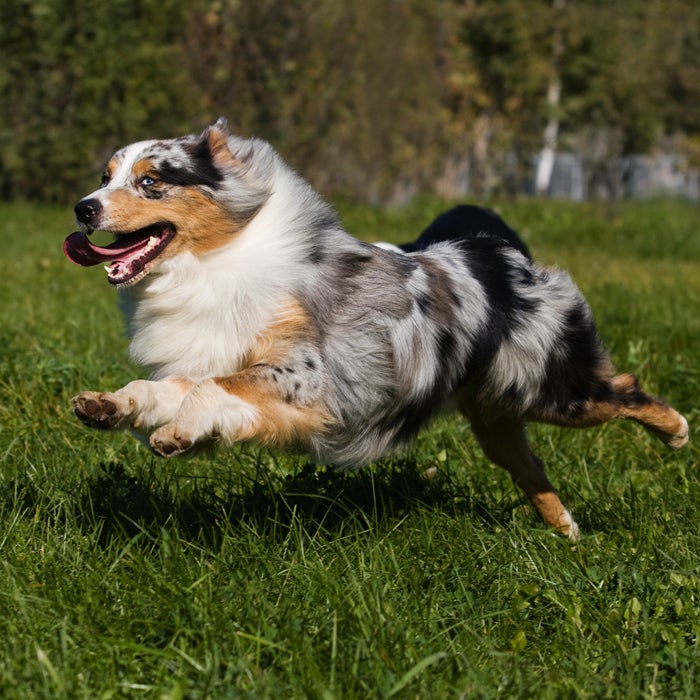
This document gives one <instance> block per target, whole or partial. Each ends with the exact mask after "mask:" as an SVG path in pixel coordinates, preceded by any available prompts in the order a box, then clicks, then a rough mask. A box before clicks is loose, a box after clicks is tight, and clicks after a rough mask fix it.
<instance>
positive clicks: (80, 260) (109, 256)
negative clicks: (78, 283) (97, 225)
mask: <svg viewBox="0 0 700 700" xmlns="http://www.w3.org/2000/svg"><path fill="white" fill-rule="evenodd" d="M125 238H126V237H125ZM127 241H128V238H127V239H126V240H124V241H123V242H120V241H115V242H114V243H111V244H110V245H108V246H106V247H105V248H102V247H100V246H96V245H93V244H92V243H90V241H89V240H88V237H87V234H85V233H83V232H82V231H76V232H75V233H71V235H70V236H68V238H66V240H65V241H63V252H64V253H65V255H66V257H67V258H68V259H69V260H72V261H73V262H74V263H76V264H77V265H82V266H83V267H90V266H91V265H98V264H99V263H101V262H108V261H111V260H119V259H120V257H121V256H123V255H125V254H126V253H129V252H131V251H132V250H135V249H136V248H138V247H139V246H140V245H142V244H143V239H142V238H140V237H139V239H138V241H135V240H134V239H132V240H131V245H128V244H127Z"/></svg>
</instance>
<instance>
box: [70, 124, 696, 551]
mask: <svg viewBox="0 0 700 700" xmlns="http://www.w3.org/2000/svg"><path fill="white" fill-rule="evenodd" d="M480 211H481V212H482V213H483V212H484V211H485V210H480ZM75 213H76V217H77V221H78V225H79V229H80V230H79V231H77V232H76V233H73V234H71V235H70V236H69V237H68V238H67V239H66V241H65V244H64V250H65V253H66V255H67V256H68V258H70V259H71V260H72V261H73V262H75V263H77V264H79V265H85V266H88V265H96V264H98V263H105V269H106V271H107V280H108V281H109V283H110V284H112V285H113V286H114V287H116V288H118V289H119V293H120V296H121V298H122V306H123V310H124V312H125V315H126V319H127V328H128V333H129V336H130V338H131V346H130V351H131V355H132V357H133V359H134V360H135V361H136V362H138V363H140V364H141V365H143V366H145V367H146V368H148V370H149V371H150V379H149V380H140V379H138V380H135V381H132V382H130V383H129V384H127V385H126V386H125V387H123V388H121V389H119V390H117V391H115V392H113V393H105V392H100V391H84V392H82V393H80V394H79V395H78V396H76V397H75V398H74V399H73V409H74V411H75V414H76V415H77V417H78V418H79V419H80V420H81V421H82V422H83V423H85V424H86V425H87V426H89V427H92V428H101V429H121V428H127V429H132V430H134V431H135V432H136V433H140V434H141V435H142V436H149V435H150V437H148V438H147V439H148V440H149V444H150V447H151V449H152V450H153V452H155V453H156V454H157V455H160V456H162V457H174V456H176V455H183V454H185V453H189V452H191V451H193V450H195V449H196V448H198V447H201V446H206V445H211V444H213V443H224V444H229V445H230V444H232V443H236V442H239V441H247V440H253V441H257V442H258V443H261V444H270V445H276V446H285V447H290V448H295V449H301V450H303V451H305V452H307V453H309V455H310V456H311V457H312V458H313V459H314V460H317V461H320V462H324V463H330V464H334V465H337V466H339V467H358V466H360V465H363V464H366V463H367V462H370V461H372V460H375V459H377V458H379V457H381V456H382V455H384V454H385V453H386V452H387V451H390V450H394V449H397V448H400V447H402V446H404V445H405V444H406V443H407V442H408V441H410V439H411V438H412V437H413V436H414V435H415V434H416V433H417V431H418V430H419V429H420V428H422V427H423V426H425V425H426V424H427V423H428V422H429V421H430V419H431V418H433V417H434V416H435V415H436V414H438V413H440V412H442V411H446V410H458V411H461V412H462V414H464V416H466V418H467V419H468V420H469V421H470V422H471V425H472V427H473V430H474V434H475V435H476V437H477V439H478V441H479V443H480V444H481V446H482V447H483V449H484V451H485V453H486V454H487V455H488V457H489V458H490V459H491V460H493V461H494V462H495V463H496V464H498V465H500V466H501V467H503V468H505V469H506V470H507V471H508V472H509V473H510V474H511V476H512V478H513V479H514V481H515V483H517V484H518V486H519V487H520V488H522V490H523V491H524V492H525V494H526V496H527V497H528V499H529V500H530V501H531V502H532V504H533V505H534V507H535V508H536V509H537V511H538V512H539V514H540V516H541V517H542V519H543V520H544V522H545V523H546V524H547V525H548V526H549V527H551V528H553V529H554V530H556V531H558V532H561V533H563V534H565V535H567V536H568V537H570V538H571V539H572V540H575V539H576V538H577V537H578V527H577V525H576V523H575V522H574V520H573V518H572V517H571V515H570V513H569V511H568V510H567V509H566V508H565V507H564V506H563V505H562V503H561V501H560V499H559V497H558V496H557V494H556V492H555V490H554V488H553V486H552V484H551V483H550V482H549V480H548V479H547V476H546V475H545V471H544V468H543V465H542V462H541V461H540V460H539V459H538V458H537V457H536V456H535V455H534V454H533V453H532V451H531V450H530V448H529V446H528V443H527V441H526V437H525V430H524V426H525V424H526V423H527V422H528V421H539V422H544V423H552V424H556V425H560V426H569V427H587V426H594V425H598V424H600V423H603V422H605V421H609V420H611V419H613V418H626V419H631V420H633V421H636V422H638V423H641V424H642V425H643V426H644V427H645V428H647V429H648V430H650V431H651V432H652V433H653V434H655V435H656V436H657V437H659V438H661V440H662V441H663V442H664V443H666V444H667V445H668V446H669V447H671V448H674V449H675V448H680V447H682V446H683V445H685V443H686V442H687V441H688V424H687V422H686V420H685V419H684V418H683V416H681V415H680V414H679V413H677V412H676V411H675V410H673V409H672V408H670V407H669V406H668V405H667V404H666V403H665V402H663V401H662V400H660V399H658V398H656V397H654V396H651V395H649V394H647V393H645V392H644V391H642V389H641V388H640V386H639V384H638V382H637V380H636V378H635V377H634V376H633V375H630V374H615V372H614V369H613V366H612V364H611V361H610V359H609V358H608V355H607V354H606V352H605V350H604V348H603V346H602V343H601V341H600V339H599V337H598V335H597V332H596V329H595V326H594V322H593V319H592V317H591V312H590V310H589V307H588V305H587V303H586V301H585V300H584V299H583V297H582V295H581V293H580V292H579V291H578V289H577V288H576V286H575V285H574V284H573V282H572V281H571V279H570V278H569V276H568V275H566V274H565V273H564V272H561V271H559V270H556V269H547V268H544V267H541V266H539V265H537V264H535V263H534V262H533V261H532V260H531V259H530V257H529V253H528V251H527V248H525V247H524V244H522V241H520V240H519V239H518V238H517V236H516V235H515V233H514V232H512V231H510V229H508V231H510V233H509V232H508V231H505V233H504V230H505V229H503V230H501V229H500V224H498V225H496V224H495V223H493V221H494V220H491V223H489V222H486V224H483V225H482V224H479V230H473V227H472V228H470V227H469V226H468V225H467V224H465V223H463V220H464V219H465V216H466V218H467V219H468V218H469V211H466V210H462V212H461V214H459V213H457V214H455V213H454V211H453V212H452V213H451V216H450V215H449V214H448V215H446V216H447V219H443V221H442V223H440V220H438V222H436V224H434V228H432V232H431V229H428V231H426V232H425V233H424V234H423V236H422V237H421V239H420V240H419V241H418V244H417V245H416V246H415V247H413V248H411V247H410V246H409V247H407V248H409V250H408V251H405V250H400V251H390V250H385V249H382V248H379V247H377V246H374V245H370V244H368V243H363V242H361V241H359V240H356V239H355V238H353V237H351V236H350V235H349V234H348V233H346V232H345V231H344V230H343V229H342V227H341V225H340V223H339V221H338V219H337V217H336V214H335V213H334V212H333V211H332V210H331V208H330V207H329V206H328V204H326V203H325V202H324V201H323V200H322V199H321V197H320V196H319V195H318V194H317V193H316V192H315V191H314V190H313V189H312V188H311V186H310V185H309V184H307V183H306V182H305V181H304V180H303V179H302V178H301V177H299V176H298V175H297V174H296V173H295V172H294V171H293V170H292V169H290V168H289V167H288V166H287V165H286V164H285V163H284V162H283V160H282V159H281V158H280V156H279V155H278V154H277V153H276V152H275V151H274V150H273V148H272V147H271V146H270V145H269V144H268V143H265V142H264V141H261V140H258V139H246V138H240V137H237V136H234V135H230V134H229V131H228V127H227V124H226V120H225V119H220V120H218V121H217V122H216V124H214V125H213V126H210V127H208V128H207V129H206V130H205V131H204V132H203V133H202V134H200V135H189V136H184V137H181V138H175V139H170V140H159V141H143V142H139V143H134V144H132V145H129V146H126V147H125V148H123V149H122V150H120V151H117V153H116V154H115V155H114V156H113V157H112V159H111V160H110V161H109V163H108V165H107V168H106V170H105V172H104V174H103V176H102V183H101V186H100V187H99V189H97V190H95V191H94V192H93V193H91V194H89V195H88V196H86V197H85V198H84V199H82V200H80V202H78V204H77V205H76V207H75ZM473 213H474V212H473V211H472V212H471V214H473ZM493 216H494V217H495V215H493ZM498 221H500V219H499V220H498ZM501 223H502V222H501ZM503 226H505V224H503ZM506 228H507V227H506ZM98 230H99V231H106V232H110V233H111V234H113V235H114V238H115V240H114V242H113V243H111V244H109V245H105V246H99V245H96V244H95V243H93V242H92V241H91V239H90V234H91V233H93V232H94V231H98ZM511 234H512V235H511ZM411 251H412V252H411Z"/></svg>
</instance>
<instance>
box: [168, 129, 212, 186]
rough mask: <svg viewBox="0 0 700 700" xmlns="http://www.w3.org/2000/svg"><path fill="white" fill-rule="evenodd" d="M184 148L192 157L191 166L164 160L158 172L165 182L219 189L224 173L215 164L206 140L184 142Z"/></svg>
mask: <svg viewBox="0 0 700 700" xmlns="http://www.w3.org/2000/svg"><path fill="white" fill-rule="evenodd" d="M183 148H184V150H185V151H186V152H187V154H188V156H189V157H190V163H191V168H189V167H180V166H176V165H173V163H171V162H170V161H169V160H164V161H162V162H161V163H160V164H159V165H158V174H159V176H160V178H161V179H162V180H163V182H165V183H167V184H169V185H178V186H180V187H191V186H197V185H205V186H206V187H211V188H212V189H218V188H219V184H220V183H221V181H222V180H223V174H222V173H221V171H220V170H219V169H218V168H217V167H216V166H215V165H214V161H213V160H212V155H211V151H210V150H209V144H208V143H207V142H206V141H205V140H201V141H198V142H197V143H194V144H184V145H183Z"/></svg>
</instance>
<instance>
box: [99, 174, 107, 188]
mask: <svg viewBox="0 0 700 700" xmlns="http://www.w3.org/2000/svg"><path fill="white" fill-rule="evenodd" d="M108 182H109V173H108V172H107V171H105V172H103V173H102V179H101V180H100V187H106V186H107V183H108Z"/></svg>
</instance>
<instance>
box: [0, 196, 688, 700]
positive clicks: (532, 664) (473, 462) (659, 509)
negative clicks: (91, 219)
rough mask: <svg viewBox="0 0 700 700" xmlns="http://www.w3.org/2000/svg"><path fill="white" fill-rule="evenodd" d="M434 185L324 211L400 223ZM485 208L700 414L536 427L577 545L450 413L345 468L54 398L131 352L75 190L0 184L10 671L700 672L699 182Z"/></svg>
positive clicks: (180, 685)
mask: <svg viewBox="0 0 700 700" xmlns="http://www.w3.org/2000/svg"><path fill="white" fill-rule="evenodd" d="M444 207H445V204H444V203H441V202H436V201H432V200H430V201H420V202H417V203H416V204H414V205H412V206H411V207H408V208H405V209H401V210H396V211H379V210H375V209H370V208H365V207H358V206H348V205H343V206H342V207H341V210H342V215H343V219H344V221H345V223H346V224H347V226H348V228H350V230H352V231H353V232H356V233H358V234H359V233H361V234H362V235H363V236H364V237H367V238H368V239H370V240H372V239H378V238H382V239H384V240H394V241H400V240H406V239H408V238H410V237H411V236H413V235H414V234H415V233H416V232H417V231H418V230H419V229H420V228H421V227H422V226H424V225H426V224H427V223H428V222H429V221H430V220H431V218H432V217H433V216H434V215H436V214H437V213H439V212H440V211H441V210H442V209H444ZM498 209H499V211H500V212H501V214H502V215H503V216H504V217H505V218H506V220H507V221H509V222H510V223H512V225H513V226H515V227H516V228H517V229H518V230H520V231H521V233H522V234H523V236H524V237H525V238H526V240H527V242H528V244H529V245H530V246H531V248H532V250H533V251H534V252H535V254H536V256H537V257H538V258H539V259H541V260H543V261H545V262H547V263H548V264H558V265H560V266H562V267H566V268H568V269H569V270H570V271H571V272H572V273H573V275H574V277H575V278H576V279H577V281H578V282H579V284H580V286H581V287H582V289H583V290H584V292H585V293H586V295H587V296H588V298H589V300H590V302H591V304H592V306H593V309H594V312H595V314H596V317H597V319H598V322H599V326H600V330H601V333H602V335H603V337H604V338H605V340H606V342H607V344H608V346H609V347H610V349H611V352H612V355H613V357H614V359H615V361H616V363H617V364H618V365H619V366H620V368H624V369H627V370H633V371H635V372H637V373H638V374H639V375H640V377H641V379H642V382H643V383H644V384H645V385H646V387H648V388H649V389H650V390H652V391H654V392H658V393H660V394H663V395H665V396H667V397H669V398H670V399H672V402H673V404H674V405H676V406H677V407H678V408H679V409H680V410H681V411H682V412H683V413H685V415H686V416H687V418H688V419H689V422H690V425H691V440H693V439H694V440H695V441H694V442H692V443H691V445H690V446H689V447H688V448H686V449H685V450H683V451H681V452H679V453H677V454H673V453H669V452H666V451H665V450H664V449H663V447H662V446H661V444H660V443H659V442H657V441H654V440H653V439H651V438H650V437H648V436H647V435H646V434H645V433H644V432H643V431H642V430H641V429H639V428H638V427H637V426H635V425H628V424H616V425H608V426H605V427H603V428H600V429H595V430H589V431H581V432H574V431H569V432H566V431H560V430H557V429H554V428H549V427H543V426H533V427H532V429H531V436H532V438H533V443H534V444H535V446H536V450H537V452H538V453H539V454H540V456H541V457H542V458H543V459H544V461H545V462H546V463H547V464H548V465H549V467H548V469H549V473H550V476H551V477H552V479H553V480H554V482H555V483H556V484H557V485H558V487H559V489H560V492H561V494H562V497H563V500H564V501H565V503H567V504H568V505H569V506H570V507H571V509H572V510H573V512H574V514H575V516H576V518H577V520H578V521H579V524H580V525H581V527H582V531H583V538H582V541H581V542H580V544H579V545H578V546H577V547H576V548H571V547H570V546H569V544H568V543H567V542H566V541H565V540H564V539H562V538H560V537H557V536H554V535H552V534H551V533H549V532H547V530H546V529H545V528H544V527H543V526H542V525H541V524H540V523H539V522H538V520H537V519H536V517H535V516H534V515H533V513H532V512H531V511H530V510H528V509H527V508H524V507H523V500H522V498H521V496H520V494H519V493H518V492H517V490H516V489H515V488H514V487H513V486H512V485H511V483H510V482H509V480H508V478H507V476H506V475H505V474H504V473H502V472H501V471H500V470H498V469H497V468H495V467H492V466H490V465H489V464H488V462H487V461H486V460H485V459H484V457H483V456H482V454H481V453H480V452H479V450H478V449H477V447H476V445H475V444H474V440H473V438H472V437H471V435H470V433H469V429H468V426H466V425H465V424H464V423H462V422H460V421H458V420H452V419H443V420H441V421H439V422H438V423H436V424H435V425H434V426H433V428H431V429H430V430H429V431H426V432H425V433H424V434H423V435H422V436H421V437H420V438H419V440H418V441H417V443H416V444H415V446H414V447H413V448H412V449H411V450H410V451H409V452H407V453H406V454H404V455H399V456H397V457H396V458H394V459H388V460H386V461H384V462H382V463H380V464H376V465H373V466H372V467H371V468H369V469H366V470H363V471H360V472H357V473H352V474H338V473H335V472H333V471H331V470H328V469H324V468H317V467H313V466H310V465H308V464H306V463H305V461H304V460H303V459H301V458H299V457H295V456H290V455H285V454H281V453H272V452H268V451H265V450H258V449H256V448H253V447H242V448H240V449H237V450H232V451H229V452H226V453H221V454H220V455H219V456H218V458H217V459H216V460H215V461H213V462H208V461H205V460H192V461H179V462H164V461H160V460H156V459H155V458H154V457H152V456H151V455H150V454H148V453H147V452H146V451H145V450H144V449H143V448H141V447H139V446H138V445H137V444H136V443H135V442H134V441H133V440H132V439H131V438H130V437H128V436H120V435H103V434H98V433H92V432H90V431H88V430H86V429H83V428H82V427H81V426H79V425H78V424H77V421H76V420H75V419H74V418H73V417H72V416H71V415H70V411H69V409H68V405H69V397H70V396H71V395H73V394H74V393H76V392H77V391H78V390H80V389H84V388H112V387H116V386H118V385H120V384H123V383H125V382H126V381H128V380H129V379H130V378H133V377H134V376H136V375H137V372H138V370H137V368H134V367H132V366H130V365H129V363H128V361H127V360H126V346H127V344H126V341H125V340H124V339H123V337H122V335H121V319H120V317H119V315H118V312H117V309H116V305H115V303H114V297H113V293H112V291H111V290H110V289H108V287H107V285H106V284H105V281H104V275H103V273H102V271H101V270H99V269H98V270H94V269H91V270H85V269H78V268H76V267H75V266H71V265H70V263H68V262H66V261H65V260H64V259H63V257H62V255H61V252H60V244H61V241H62V237H63V236H65V235H66V234H67V233H68V232H70V227H71V219H72V217H71V214H70V212H69V211H67V210H63V209H52V208H44V207H33V206H30V205H20V204H16V205H1V206H0V239H1V240H2V249H3V253H2V258H1V259H0V637H1V638H2V639H3V642H4V643H3V645H2V650H1V651H0V694H1V695H2V697H3V698H10V699H13V698H52V699H53V698H172V699H173V700H174V699H176V698H232V697H233V698H319V699H325V698H328V699H330V698H346V699H351V698H438V697H439V698H532V697H537V698H607V697H609V698H695V697H697V696H698V689H699V688H700V650H699V648H698V636H699V634H700V574H699V572H700V527H699V526H698V524H699V522H700V481H699V479H698V469H697V466H698V456H699V451H698V447H697V424H698V417H699V416H698V409H697V408H696V398H697V395H698V390H699V389H700V376H699V373H698V368H697V348H698V347H700V315H699V314H698V309H699V308H700V274H699V273H700V266H699V263H700V236H698V233H697V222H698V215H697V207H696V206H693V205H691V204H687V203H682V202H644V203H629V204H620V205H615V206H613V207H604V206H602V205H589V204H587V205H574V204H568V203H558V202H547V203H543V202H538V201H527V200H526V201H519V202H512V203H503V204H501V205H500V206H499V207H498ZM431 466H437V467H438V472H437V476H436V477H435V478H434V479H432V480H426V479H424V478H423V472H424V471H425V470H426V469H427V468H428V467H431Z"/></svg>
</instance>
